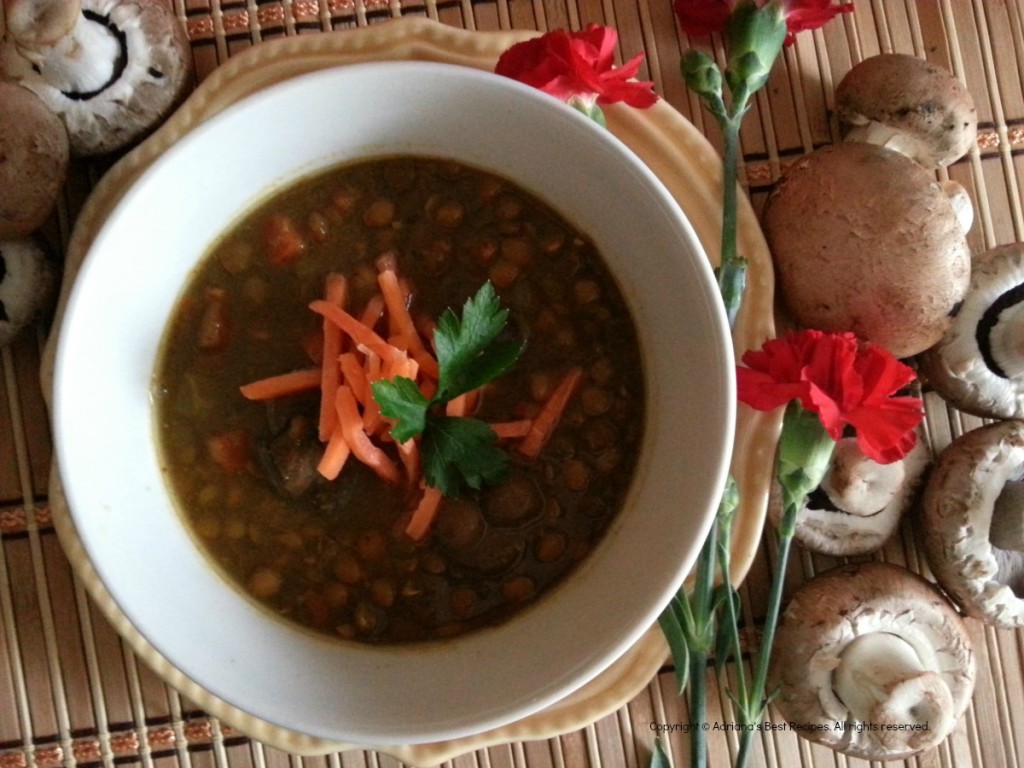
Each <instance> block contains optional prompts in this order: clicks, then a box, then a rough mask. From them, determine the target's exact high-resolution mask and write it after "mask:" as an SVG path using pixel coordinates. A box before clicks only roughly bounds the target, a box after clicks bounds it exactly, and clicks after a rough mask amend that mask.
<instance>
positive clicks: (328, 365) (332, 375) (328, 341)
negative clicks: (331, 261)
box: [319, 272, 348, 442]
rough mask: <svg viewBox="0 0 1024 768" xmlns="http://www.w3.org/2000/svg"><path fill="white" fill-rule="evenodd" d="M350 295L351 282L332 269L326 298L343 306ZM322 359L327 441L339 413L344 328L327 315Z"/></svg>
mask: <svg viewBox="0 0 1024 768" xmlns="http://www.w3.org/2000/svg"><path fill="white" fill-rule="evenodd" d="M347 296H348V281H347V280H346V279H345V276H344V275H341V274H338V273H337V272H331V273H330V274H329V275H327V279H326V281H325V285H324V300H325V301H327V302H329V303H330V304H333V305H334V306H336V307H341V308H342V309H344V307H345V300H346V298H347ZM323 337H324V340H323V345H324V349H323V361H322V366H321V377H320V390H321V392H320V420H319V433H320V441H321V442H326V441H327V440H329V439H330V437H331V434H332V433H333V432H334V425H335V424H336V423H337V421H338V412H337V410H336V409H335V408H334V392H335V390H336V389H337V388H338V383H339V379H340V374H339V370H338V355H339V354H340V353H341V342H342V336H341V329H340V328H339V327H338V326H337V325H336V324H335V323H333V322H332V321H330V320H328V319H327V318H326V317H325V318H324V319H323Z"/></svg>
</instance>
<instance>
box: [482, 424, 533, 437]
mask: <svg viewBox="0 0 1024 768" xmlns="http://www.w3.org/2000/svg"><path fill="white" fill-rule="evenodd" d="M488 426H489V427H490V428H491V429H492V430H493V431H494V434H496V435H497V436H498V437H501V438H514V437H526V436H527V435H528V434H530V430H531V429H532V428H533V419H516V420H515V421H498V422H494V423H492V424H489V425H488Z"/></svg>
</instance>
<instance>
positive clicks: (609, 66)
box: [494, 24, 658, 108]
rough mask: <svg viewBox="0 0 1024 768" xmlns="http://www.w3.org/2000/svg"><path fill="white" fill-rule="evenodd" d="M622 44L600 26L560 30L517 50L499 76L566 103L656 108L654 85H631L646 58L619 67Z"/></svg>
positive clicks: (501, 62)
mask: <svg viewBox="0 0 1024 768" xmlns="http://www.w3.org/2000/svg"><path fill="white" fill-rule="evenodd" d="M617 41H618V33H617V32H616V31H615V30H614V29H611V28H610V27H603V26H600V25H598V24H590V25H589V26H588V27H587V28H586V29H584V30H583V31H581V32H572V33H569V32H566V31H565V30H562V29H556V30H554V31H552V32H548V33H546V34H543V35H541V36H540V37H535V38H532V39H530V40H525V41H523V42H521V43H517V44H515V45H513V46H512V47H511V48H509V49H508V50H507V51H505V52H504V53H503V54H502V55H501V57H500V58H499V59H498V64H497V66H496V67H495V68H494V71H495V72H497V73H498V74H499V75H504V76H505V77H510V78H512V79H513V80H518V81H519V82H521V83H525V84H527V85H531V86H533V87H534V88H539V89H540V90H542V91H544V92H545V93H548V94H551V95H552V96H554V97H555V98H557V99H561V100H562V101H566V102H568V101H570V100H572V99H581V100H583V101H591V102H592V101H593V100H595V99H596V101H597V103H598V104H612V103H615V102H619V101H621V102H624V103H626V104H629V105H630V106H632V107H641V108H644V107H649V106H651V105H652V104H654V103H655V102H656V101H657V100H658V97H657V95H656V94H655V93H654V91H653V90H652V88H653V86H654V83H651V82H637V81H636V80H633V79H632V78H634V77H636V74H637V72H638V71H639V70H640V63H641V62H642V61H643V58H644V56H643V54H642V53H641V54H637V55H636V56H634V57H633V58H632V59H630V60H629V61H627V62H626V63H625V64H623V65H622V66H621V67H614V66H613V65H614V59H615V45H616V43H617Z"/></svg>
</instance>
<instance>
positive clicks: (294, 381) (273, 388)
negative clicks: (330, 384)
mask: <svg viewBox="0 0 1024 768" xmlns="http://www.w3.org/2000/svg"><path fill="white" fill-rule="evenodd" d="M319 386H320V369H319V368H302V369H300V370H298V371H289V372H288V373H279V374H277V375H276V376H268V377H267V378H265V379H257V380H256V381H252V382H249V383H248V384H243V385H242V386H241V387H239V389H240V390H241V392H242V396H243V397H246V398H248V399H249V400H273V399H274V398H275V397H285V396H286V395H295V394H298V393H299V392H308V391H310V390H313V389H316V388H317V387H319Z"/></svg>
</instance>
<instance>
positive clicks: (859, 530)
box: [768, 438, 929, 556]
mask: <svg viewBox="0 0 1024 768" xmlns="http://www.w3.org/2000/svg"><path fill="white" fill-rule="evenodd" d="M928 461H929V451H928V447H927V446H926V445H925V443H924V441H922V440H918V441H917V443H916V444H915V445H914V448H913V449H911V451H910V452H909V453H908V454H907V455H906V456H904V457H903V458H902V459H900V460H899V461H894V462H892V463H890V464H879V463H877V462H875V461H873V460H871V459H870V458H868V457H867V456H865V455H864V453H863V452H862V451H861V450H860V448H859V447H858V446H857V441H856V439H855V438H842V439H840V440H839V441H837V442H836V447H835V449H834V450H833V452H832V457H831V459H830V461H829V468H828V471H827V472H826V474H825V477H824V478H823V479H822V481H821V485H820V486H819V488H818V490H817V491H815V492H814V493H812V494H811V495H810V496H809V497H808V499H807V501H806V502H805V503H804V505H803V507H801V509H800V510H799V511H798V512H797V517H796V532H795V534H794V536H795V538H796V540H797V541H799V542H800V544H801V545H803V546H804V547H806V548H807V549H810V550H812V551H814V552H820V553H822V554H827V555H835V556H853V555H863V554H867V553H868V552H873V551H875V550H877V549H879V548H880V547H881V546H882V545H883V544H885V542H886V541H888V540H889V538H890V537H891V536H892V535H893V533H894V532H895V531H896V528H897V527H898V526H899V523H900V520H901V519H902V517H903V514H904V513H905V512H906V511H907V510H908V509H909V508H910V505H911V503H912V502H913V501H914V499H915V497H916V495H917V490H918V487H919V485H920V481H921V479H922V477H923V475H924V470H925V469H926V467H927V466H928ZM781 513H782V505H781V499H780V496H779V494H778V489H777V488H775V489H773V493H772V498H771V503H770V504H769V507H768V516H769V519H770V520H771V521H772V523H773V524H775V525H778V523H779V519H780V517H781Z"/></svg>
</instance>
